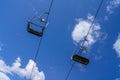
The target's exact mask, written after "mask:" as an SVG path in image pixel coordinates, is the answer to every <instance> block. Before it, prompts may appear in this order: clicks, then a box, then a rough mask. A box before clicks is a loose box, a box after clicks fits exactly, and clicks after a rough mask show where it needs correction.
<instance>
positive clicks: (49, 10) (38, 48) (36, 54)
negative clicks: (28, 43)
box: [29, 0, 53, 79]
mask: <svg viewBox="0 0 120 80" xmlns="http://www.w3.org/2000/svg"><path fill="white" fill-rule="evenodd" d="M52 6H53V0H52V1H51V3H50V6H49V9H48V16H47V18H46V20H47V21H48V19H49V16H50V12H51V9H52ZM45 26H47V23H45ZM42 38H43V37H41V38H40V40H39V43H38V47H37V50H36V53H35V56H34V61H35V62H36V60H37V57H38V54H39V50H40V45H41V43H42ZM34 67H35V63H33V66H32V70H31V73H30V78H29V79H31V78H32V75H33V72H34Z"/></svg>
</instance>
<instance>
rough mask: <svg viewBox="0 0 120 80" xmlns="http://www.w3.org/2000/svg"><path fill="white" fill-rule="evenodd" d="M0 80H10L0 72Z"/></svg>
mask: <svg viewBox="0 0 120 80" xmlns="http://www.w3.org/2000/svg"><path fill="white" fill-rule="evenodd" d="M0 80H10V78H9V77H8V76H7V75H6V74H5V73H2V72H0Z"/></svg>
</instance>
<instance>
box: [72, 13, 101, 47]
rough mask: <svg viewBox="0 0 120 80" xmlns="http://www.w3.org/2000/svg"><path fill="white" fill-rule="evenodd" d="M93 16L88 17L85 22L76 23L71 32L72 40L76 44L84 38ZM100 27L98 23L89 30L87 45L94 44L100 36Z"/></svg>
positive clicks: (80, 20)
mask: <svg viewBox="0 0 120 80" xmlns="http://www.w3.org/2000/svg"><path fill="white" fill-rule="evenodd" d="M93 18H94V17H93V16H91V15H88V19H87V20H83V19H79V20H78V23H77V24H76V25H75V27H74V30H73V31H72V38H73V40H74V41H75V42H76V43H79V42H81V41H82V40H83V39H84V37H85V36H86V34H87V32H88V30H89V28H90V26H91V23H92V20H93ZM100 29H101V27H100V25H99V24H98V23H95V24H94V27H93V28H92V29H91V30H90V33H89V35H88V37H87V40H88V41H89V45H92V44H94V43H95V42H96V40H97V38H98V37H99V36H100V34H99V31H100Z"/></svg>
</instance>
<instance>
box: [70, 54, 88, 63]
mask: <svg viewBox="0 0 120 80" xmlns="http://www.w3.org/2000/svg"><path fill="white" fill-rule="evenodd" d="M72 60H73V61H75V62H79V63H82V64H84V65H88V63H89V59H87V58H85V57H82V56H80V55H77V54H75V55H73V56H72Z"/></svg>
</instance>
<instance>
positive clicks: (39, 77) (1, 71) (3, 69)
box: [0, 58, 45, 80]
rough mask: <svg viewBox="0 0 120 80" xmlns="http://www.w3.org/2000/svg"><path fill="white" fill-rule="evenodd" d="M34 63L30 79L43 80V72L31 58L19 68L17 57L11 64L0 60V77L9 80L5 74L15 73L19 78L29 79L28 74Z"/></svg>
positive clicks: (19, 63) (19, 61)
mask: <svg viewBox="0 0 120 80" xmlns="http://www.w3.org/2000/svg"><path fill="white" fill-rule="evenodd" d="M33 64H34V69H33V75H32V77H31V80H45V75H44V73H43V72H42V71H41V72H40V71H39V70H38V67H37V65H36V63H35V62H34V61H33V60H29V62H28V64H27V65H26V66H25V68H21V65H22V64H21V59H20V58H17V59H16V60H15V62H14V63H13V64H12V66H8V65H6V63H5V62H4V61H3V60H0V79H2V80H11V79H10V78H9V77H8V76H7V74H10V75H14V74H17V75H18V76H20V77H21V78H27V79H30V74H31V71H32V67H33Z"/></svg>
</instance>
